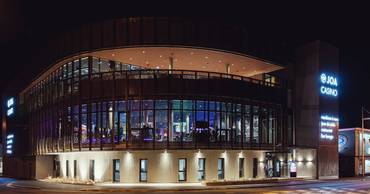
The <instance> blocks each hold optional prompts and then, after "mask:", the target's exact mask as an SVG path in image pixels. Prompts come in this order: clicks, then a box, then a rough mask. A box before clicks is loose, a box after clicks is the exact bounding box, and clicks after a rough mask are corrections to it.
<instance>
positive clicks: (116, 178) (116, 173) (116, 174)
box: [113, 159, 120, 182]
mask: <svg viewBox="0 0 370 194" xmlns="http://www.w3.org/2000/svg"><path fill="white" fill-rule="evenodd" d="M113 182H120V160H119V159H114V160H113Z"/></svg>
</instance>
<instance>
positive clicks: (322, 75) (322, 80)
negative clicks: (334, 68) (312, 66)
mask: <svg viewBox="0 0 370 194" xmlns="http://www.w3.org/2000/svg"><path fill="white" fill-rule="evenodd" d="M320 80H321V82H322V83H323V84H325V83H326V74H325V73H322V74H321V76H320Z"/></svg>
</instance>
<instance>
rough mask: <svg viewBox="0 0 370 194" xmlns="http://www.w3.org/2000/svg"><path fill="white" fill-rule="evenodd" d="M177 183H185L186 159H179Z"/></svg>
mask: <svg viewBox="0 0 370 194" xmlns="http://www.w3.org/2000/svg"><path fill="white" fill-rule="evenodd" d="M179 181H186V158H180V159H179Z"/></svg>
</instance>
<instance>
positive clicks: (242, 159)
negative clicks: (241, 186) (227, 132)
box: [239, 158, 244, 178]
mask: <svg viewBox="0 0 370 194" xmlns="http://www.w3.org/2000/svg"><path fill="white" fill-rule="evenodd" d="M243 177H244V158H239V178H243Z"/></svg>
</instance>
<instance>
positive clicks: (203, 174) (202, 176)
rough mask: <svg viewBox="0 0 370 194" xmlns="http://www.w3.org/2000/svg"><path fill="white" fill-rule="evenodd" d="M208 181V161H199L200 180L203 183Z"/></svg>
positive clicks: (201, 159) (203, 159)
mask: <svg viewBox="0 0 370 194" xmlns="http://www.w3.org/2000/svg"><path fill="white" fill-rule="evenodd" d="M205 179H206V159H205V158H199V159H198V180H199V181H202V180H205Z"/></svg>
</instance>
